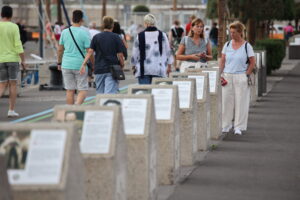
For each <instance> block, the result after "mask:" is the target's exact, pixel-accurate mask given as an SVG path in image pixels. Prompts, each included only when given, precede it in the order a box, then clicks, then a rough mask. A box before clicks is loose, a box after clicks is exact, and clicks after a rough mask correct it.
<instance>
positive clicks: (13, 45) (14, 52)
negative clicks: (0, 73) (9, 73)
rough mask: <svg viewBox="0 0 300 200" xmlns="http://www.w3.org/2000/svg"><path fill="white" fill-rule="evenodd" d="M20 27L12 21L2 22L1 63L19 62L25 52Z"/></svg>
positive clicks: (0, 25) (0, 36) (0, 26)
mask: <svg viewBox="0 0 300 200" xmlns="http://www.w3.org/2000/svg"><path fill="white" fill-rule="evenodd" d="M23 52H24V50H23V46H22V42H21V40H20V32H19V27H18V26H17V25H16V24H14V23H12V22H3V21H1V22H0V63H4V62H19V61H20V56H19V54H20V53H23Z"/></svg>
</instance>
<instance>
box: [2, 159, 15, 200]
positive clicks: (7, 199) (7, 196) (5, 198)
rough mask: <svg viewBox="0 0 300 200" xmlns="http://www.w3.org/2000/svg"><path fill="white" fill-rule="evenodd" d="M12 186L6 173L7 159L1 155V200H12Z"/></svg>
mask: <svg viewBox="0 0 300 200" xmlns="http://www.w3.org/2000/svg"><path fill="white" fill-rule="evenodd" d="M12 199H13V198H12V194H11V189H10V185H9V183H8V178H7V172H6V157H5V156H4V155H3V154H0V200H12Z"/></svg>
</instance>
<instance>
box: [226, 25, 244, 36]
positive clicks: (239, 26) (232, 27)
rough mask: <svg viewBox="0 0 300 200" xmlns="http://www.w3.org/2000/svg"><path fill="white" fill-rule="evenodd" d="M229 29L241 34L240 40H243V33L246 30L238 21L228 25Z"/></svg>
mask: <svg viewBox="0 0 300 200" xmlns="http://www.w3.org/2000/svg"><path fill="white" fill-rule="evenodd" d="M229 29H235V30H236V31H237V32H238V33H240V34H241V36H242V38H244V35H245V34H244V32H245V30H246V27H245V25H244V24H243V23H242V22H240V21H235V22H233V23H231V24H230V25H229Z"/></svg>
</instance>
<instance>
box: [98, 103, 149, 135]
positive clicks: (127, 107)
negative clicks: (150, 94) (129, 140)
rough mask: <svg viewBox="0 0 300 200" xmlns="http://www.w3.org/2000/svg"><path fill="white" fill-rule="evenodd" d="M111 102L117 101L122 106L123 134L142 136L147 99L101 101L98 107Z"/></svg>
mask: <svg viewBox="0 0 300 200" xmlns="http://www.w3.org/2000/svg"><path fill="white" fill-rule="evenodd" d="M113 100H115V101H119V102H120V103H121V104H122V113H123V119H124V129H125V134H128V135H143V134H144V131H145V123H146V113H147V99H138V98H124V99H120V98H116V99H115V98H110V99H101V100H100V105H104V104H105V103H106V102H113Z"/></svg>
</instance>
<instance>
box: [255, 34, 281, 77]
mask: <svg viewBox="0 0 300 200" xmlns="http://www.w3.org/2000/svg"><path fill="white" fill-rule="evenodd" d="M254 49H260V50H266V51H267V74H268V75H270V74H271V73H272V71H273V70H277V69H279V68H280V67H281V63H282V60H283V59H284V57H285V41H284V40H278V39H264V40H257V41H256V42H255V47H254Z"/></svg>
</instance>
